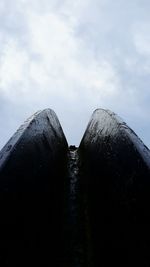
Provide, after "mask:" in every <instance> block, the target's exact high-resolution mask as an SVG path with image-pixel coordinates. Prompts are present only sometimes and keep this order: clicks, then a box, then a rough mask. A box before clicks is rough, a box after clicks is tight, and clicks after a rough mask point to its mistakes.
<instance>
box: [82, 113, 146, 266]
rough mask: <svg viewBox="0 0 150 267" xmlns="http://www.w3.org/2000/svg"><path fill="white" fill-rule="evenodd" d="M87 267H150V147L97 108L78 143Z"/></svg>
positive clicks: (113, 117)
mask: <svg viewBox="0 0 150 267" xmlns="http://www.w3.org/2000/svg"><path fill="white" fill-rule="evenodd" d="M79 154H80V164H81V167H80V170H81V172H82V178H81V184H82V191H83V192H82V194H83V196H84V205H85V206H84V207H85V225H86V231H87V241H88V244H90V245H89V247H88V246H87V249H88V252H89V253H88V252H87V253H88V254H90V258H89V265H88V266H91V267H92V266H94V267H99V266H110V265H111V266H113V265H114V266H136V265H140V266H150V151H149V150H148V148H147V147H146V146H145V145H144V144H143V143H142V141H141V140H140V139H139V138H138V137H137V135H136V134H135V133H134V132H133V131H132V130H131V129H130V128H129V127H128V126H127V125H126V124H125V123H124V122H123V121H122V120H121V119H120V118H119V117H117V116H116V115H115V114H114V113H112V112H110V111H108V110H103V109H98V110H96V111H95V112H94V113H93V115H92V118H91V120H90V122H89V124H88V127H87V129H86V131H85V134H84V136H83V139H82V141H81V143H80V147H79Z"/></svg>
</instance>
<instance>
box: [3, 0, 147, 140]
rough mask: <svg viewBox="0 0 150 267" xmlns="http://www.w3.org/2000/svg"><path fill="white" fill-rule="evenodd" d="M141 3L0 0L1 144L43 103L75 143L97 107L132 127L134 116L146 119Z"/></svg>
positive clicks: (143, 10) (144, 34)
mask: <svg viewBox="0 0 150 267" xmlns="http://www.w3.org/2000/svg"><path fill="white" fill-rule="evenodd" d="M149 9H150V6H149V4H148V3H147V1H146V0H144V1H143V4H142V5H141V2H140V1H139V0H133V1H132V3H131V2H128V1H127V2H123V1H119V0H116V1H115V3H114V2H113V3H112V1H110V0H107V1H106V0H105V1H102V0H101V1H98V0H94V1H91V0H88V1H87V0H86V1H85V0H83V1H69V0H65V1H59V0H57V1H56V0H55V1H48V0H43V1H42V2H41V1H40V0H32V1H29V0H26V1H24V0H14V1H11V0H1V4H0V13H1V22H2V23H1V26H0V30H1V31H0V32H1V34H0V41H1V44H0V48H1V49H0V99H2V100H1V101H3V102H5V103H6V105H5V107H4V105H2V106H1V115H0V116H1V124H2V125H3V126H2V127H4V128H5V130H4V132H5V134H3V137H2V141H1V144H3V143H4V142H5V141H6V138H8V133H9V132H11V133H12V129H14V130H15V127H16V124H17V123H18V125H19V124H20V123H21V119H24V118H25V116H28V115H30V113H32V112H34V111H36V110H37V109H41V108H45V107H50V108H53V109H54V110H55V112H56V113H57V114H58V116H59V118H60V121H61V122H62V125H63V128H64V129H65V132H66V134H67V137H68V139H69V143H70V142H73V143H74V142H75V143H78V142H79V141H80V139H81V137H82V134H83V130H84V129H85V127H86V123H87V122H88V119H89V116H90V114H91V113H92V111H93V110H94V109H95V108H97V107H100V106H102V107H104V108H109V109H113V110H114V111H116V112H118V113H119V114H120V115H122V116H123V117H124V118H125V119H126V120H127V121H129V123H130V124H131V126H132V125H133V126H134V127H135V128H136V129H137V131H138V129H140V122H138V119H137V118H142V120H144V121H145V124H146V122H147V123H148V116H147V115H146V114H147V113H148V112H149V111H150V110H149V104H148V101H147V99H149V97H150V92H149V81H150V79H149V71H150V61H149V53H150V50H149V45H148V44H149V37H148V36H149V25H150V19H149V11H150V10H149ZM6 14H7V18H6ZM143 88H144V89H143ZM10 111H11V116H12V117H13V119H11V121H10V119H9V116H8V114H10ZM12 111H13V112H12ZM6 118H7V119H8V121H7V122H6V121H4V120H6ZM134 122H136V123H134ZM13 125H14V128H13ZM77 125H78V127H77ZM9 129H10V131H9ZM6 132H7V135H6ZM142 137H143V139H144V138H145V139H144V140H145V141H146V142H148V141H147V137H146V135H145V136H144V134H143V136H142Z"/></svg>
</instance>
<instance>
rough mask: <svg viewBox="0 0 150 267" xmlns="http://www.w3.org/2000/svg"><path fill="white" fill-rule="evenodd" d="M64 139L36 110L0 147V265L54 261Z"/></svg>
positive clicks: (50, 115) (53, 120) (58, 247)
mask: <svg viewBox="0 0 150 267" xmlns="http://www.w3.org/2000/svg"><path fill="white" fill-rule="evenodd" d="M67 148H68V145H67V141H66V139H65V136H64V134H63V131H62V128H61V126H60V123H59V121H58V119H57V117H56V115H55V113H54V112H53V111H52V110H50V109H47V110H44V111H41V112H37V113H36V114H34V115H33V116H32V117H31V118H29V119H28V120H27V121H26V122H25V123H24V124H23V125H22V126H21V127H20V128H19V130H18V131H17V132H16V133H15V134H14V136H13V137H12V138H11V139H10V140H9V142H8V143H7V144H6V146H5V147H4V148H3V149H2V151H1V152H0V265H1V266H29V265H31V266H59V263H58V261H59V260H60V257H61V251H62V242H63V240H62V224H63V201H64V175H65V166H66V162H65V161H66V157H67Z"/></svg>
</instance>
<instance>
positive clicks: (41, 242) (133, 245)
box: [0, 109, 150, 267]
mask: <svg viewBox="0 0 150 267" xmlns="http://www.w3.org/2000/svg"><path fill="white" fill-rule="evenodd" d="M149 210H150V152H149V150H148V148H147V147H146V146H145V145H144V144H143V143H142V141H141V140H140V139H139V138H138V137H137V136H136V134H135V133H134V132H133V131H132V130H131V129H130V128H129V127H128V126H127V125H126V124H125V123H124V122H123V121H122V120H121V119H120V118H119V117H117V116H116V115H115V114H114V113H112V112H110V111H107V110H102V109H99V110H96V111H95V112H94V113H93V116H92V118H91V120H90V122H89V124H88V127H87V129H86V131H85V134H84V136H83V139H82V141H81V143H80V146H79V148H76V147H75V146H74V145H71V146H70V147H69V148H68V144H67V141H66V138H65V136H64V133H63V131H62V128H61V126H60V123H59V121H58V119H57V117H56V115H55V113H54V112H53V111H52V110H44V111H42V112H37V113H36V114H34V115H33V116H32V117H31V118H30V119H28V120H27V121H26V122H25V123H24V124H23V125H22V126H21V127H20V128H19V130H18V131H17V132H16V133H15V135H14V136H13V137H12V138H11V139H10V140H9V142H8V143H7V144H6V146H5V147H4V148H3V149H2V151H1V152H0V266H29V265H31V266H53V267H100V266H103V267H106V266H111V265H114V266H120V267H123V266H124V267H125V266H126V267H127V266H132V267H133V266H150V212H149Z"/></svg>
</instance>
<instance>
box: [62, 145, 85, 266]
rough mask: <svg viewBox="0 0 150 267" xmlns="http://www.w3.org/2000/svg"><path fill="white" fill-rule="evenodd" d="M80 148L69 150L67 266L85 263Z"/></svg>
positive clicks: (66, 234) (65, 264) (66, 217)
mask: <svg viewBox="0 0 150 267" xmlns="http://www.w3.org/2000/svg"><path fill="white" fill-rule="evenodd" d="M78 161H79V159H78V150H77V148H76V147H75V146H71V147H70V148H69V151H68V163H67V165H68V168H67V177H66V187H65V188H66V195H65V199H66V203H65V225H64V228H65V229H64V231H65V261H64V262H65V263H64V266H66V267H70V266H72V267H83V266H85V265H84V246H83V245H84V227H83V220H82V213H81V201H82V200H81V189H80V176H79V162H78Z"/></svg>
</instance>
